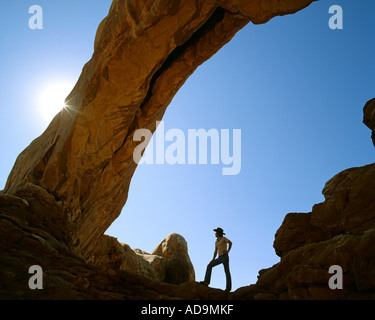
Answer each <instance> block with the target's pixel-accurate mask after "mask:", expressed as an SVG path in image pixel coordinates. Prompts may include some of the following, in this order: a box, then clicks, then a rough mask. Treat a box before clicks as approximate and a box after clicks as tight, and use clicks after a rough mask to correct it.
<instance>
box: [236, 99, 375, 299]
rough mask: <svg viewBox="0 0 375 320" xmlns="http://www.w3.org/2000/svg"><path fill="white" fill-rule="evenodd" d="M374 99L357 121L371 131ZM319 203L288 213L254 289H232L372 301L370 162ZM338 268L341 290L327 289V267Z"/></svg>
mask: <svg viewBox="0 0 375 320" xmlns="http://www.w3.org/2000/svg"><path fill="white" fill-rule="evenodd" d="M374 110H375V99H372V100H370V101H368V102H367V103H366V105H365V107H364V118H363V122H364V124H366V125H367V126H368V127H369V128H370V129H371V130H372V139H373V138H374V128H375V112H374ZM322 192H323V195H324V197H325V201H324V202H322V203H319V204H316V205H315V206H314V207H313V209H312V212H311V213H289V214H288V215H286V217H285V219H284V221H283V224H282V225H281V227H280V228H279V230H277V232H276V235H275V241H274V248H275V251H276V253H277V254H278V255H279V256H280V257H281V261H280V262H279V263H278V264H276V265H275V266H273V267H272V268H269V269H266V270H261V271H260V272H259V277H258V282H257V283H256V285H255V286H250V287H244V288H241V289H238V290H237V292H236V296H237V297H242V298H244V297H247V298H251V299H375V250H374V247H375V163H374V164H370V165H366V166H363V167H359V168H350V169H347V170H344V171H342V172H340V173H339V174H337V175H336V176H334V177H333V178H332V179H330V180H329V181H328V182H327V183H326V185H325V187H324V189H323V191H322ZM333 265H338V266H340V267H341V268H342V270H343V290H339V289H336V290H331V289H330V288H329V286H328V281H329V278H330V277H331V276H332V274H329V273H328V271H329V268H330V267H331V266H333Z"/></svg>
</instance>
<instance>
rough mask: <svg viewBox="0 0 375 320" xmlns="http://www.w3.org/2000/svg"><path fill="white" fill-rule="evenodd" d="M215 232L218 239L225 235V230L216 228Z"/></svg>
mask: <svg viewBox="0 0 375 320" xmlns="http://www.w3.org/2000/svg"><path fill="white" fill-rule="evenodd" d="M214 231H215V235H216V237H217V238H221V237H222V236H223V235H224V234H225V233H224V230H223V229H221V228H216V229H214Z"/></svg>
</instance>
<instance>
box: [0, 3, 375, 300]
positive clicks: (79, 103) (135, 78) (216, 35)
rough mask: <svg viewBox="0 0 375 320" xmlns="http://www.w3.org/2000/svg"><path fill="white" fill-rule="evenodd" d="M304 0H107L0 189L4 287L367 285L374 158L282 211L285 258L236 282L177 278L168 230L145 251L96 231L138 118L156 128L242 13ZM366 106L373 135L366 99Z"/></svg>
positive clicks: (282, 294)
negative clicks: (303, 204)
mask: <svg viewBox="0 0 375 320" xmlns="http://www.w3.org/2000/svg"><path fill="white" fill-rule="evenodd" d="M311 2H313V0H299V1H295V0H270V1H261V0H221V1H219V0H205V1H190V0H186V1H177V0H176V1H169V0H168V1H164V0H158V1H148V0H137V1H135V0H134V1H133V0H122V1H120V0H114V1H113V4H112V6H111V8H110V11H109V13H108V16H107V17H106V18H105V19H104V20H103V22H102V23H101V24H100V26H99V28H98V32H97V35H96V39H95V45H94V53H93V56H92V59H91V60H90V61H89V62H88V63H87V64H86V65H85V66H84V68H83V71H82V74H81V76H80V78H79V80H78V82H77V84H76V86H75V87H74V89H73V91H72V92H71V93H70V95H69V96H68V97H67V100H66V102H67V105H68V107H67V108H65V109H64V110H63V111H62V112H61V113H60V114H58V115H57V116H56V117H55V118H54V119H53V121H52V122H51V124H50V126H49V127H48V128H47V130H46V131H45V132H44V133H43V134H42V135H41V136H40V137H39V138H37V139H36V140H34V141H33V142H32V143H31V144H30V146H29V147H28V148H26V149H25V150H24V151H23V152H22V153H21V154H20V155H19V157H18V158H17V161H16V163H15V165H14V167H13V169H12V171H11V173H10V175H9V178H8V181H7V184H6V186H5V189H4V190H3V191H2V192H1V193H0V234H1V239H0V271H1V273H0V283H1V286H0V298H5V299H9V298H16V299H38V298H40V299H57V298H61V299H175V298H183V299H192V298H195V299H227V298H232V299H233V298H235V299H279V298H281V299H319V298H328V299H335V298H375V296H374V290H375V274H374V270H375V268H374V267H375V265H374V264H375V260H374V259H375V254H374V250H373V249H372V248H373V247H374V244H375V243H374V242H375V229H374V228H375V226H374V223H375V220H374V219H375V218H374V217H375V214H374V212H375V210H374V209H375V204H374V196H373V195H374V190H375V188H374V181H375V180H374V174H375V167H374V165H368V166H364V167H361V168H351V169H348V170H345V171H343V172H341V173H339V174H338V175H336V176H335V177H334V178H332V179H331V180H330V181H328V182H327V184H326V186H325V188H324V190H323V194H324V196H325V199H326V200H325V201H324V202H323V203H320V204H317V205H315V206H314V208H313V210H312V212H311V213H291V214H288V215H287V216H286V217H285V220H284V222H283V224H282V226H281V227H280V229H279V230H278V231H277V233H276V237H275V243H274V247H275V250H276V252H277V254H278V255H280V257H281V261H280V262H279V263H278V264H276V265H275V266H273V267H272V268H269V269H266V270H261V271H260V272H259V273H260V275H259V280H258V282H257V283H256V284H255V285H252V286H249V287H244V288H240V289H238V290H236V292H234V293H232V294H226V293H224V292H223V291H221V290H215V289H210V288H206V287H204V286H200V285H199V284H197V283H195V282H185V283H183V284H179V285H177V284H175V283H180V282H181V281H185V280H192V279H193V278H192V275H193V269H192V267H191V268H190V267H189V261H190V260H188V256H187V252H185V251H184V250H182V251H181V252H177V251H179V250H180V249H179V248H180V247H181V242H183V241H182V240H181V238H179V237H177V236H171V237H169V239H166V240H165V241H163V242H162V243H161V244H160V245H159V246H158V248H157V249H156V250H155V251H154V252H153V254H152V255H148V254H145V253H143V252H141V251H133V250H131V249H130V248H129V247H128V246H126V245H121V244H119V243H118V241H117V240H116V239H114V238H112V237H108V236H105V235H104V232H105V230H106V229H107V228H108V227H109V226H110V224H111V223H112V222H113V221H114V220H115V219H116V218H117V216H118V215H119V214H120V211H121V210H122V208H123V206H124V204H125V202H126V199H127V193H128V189H129V184H130V180H131V178H132V175H133V173H134V170H135V169H136V163H135V162H134V160H133V150H134V148H135V147H136V142H134V141H133V139H132V136H133V133H134V131H135V130H137V129H138V128H146V129H149V130H151V131H152V132H154V131H155V129H156V128H155V124H156V121H157V120H161V119H162V116H163V114H164V112H165V110H166V108H167V106H168V104H169V103H170V101H171V100H172V98H173V96H174V95H175V94H176V92H177V91H178V89H179V88H180V87H181V86H182V85H183V83H184V82H185V80H186V79H187V78H188V77H189V76H190V75H191V74H192V73H193V72H194V70H195V69H196V68H197V67H198V66H199V65H200V64H202V63H203V62H204V61H206V60H207V59H209V58H210V57H211V56H212V55H213V54H215V53H216V52H217V51H218V50H219V49H220V48H221V47H222V46H223V45H225V44H226V43H227V42H228V41H230V39H231V38H232V37H233V36H234V35H235V33H236V32H237V31H238V30H240V29H241V28H242V27H243V26H245V25H246V24H247V23H248V22H250V21H251V22H253V23H256V24H257V23H265V22H267V21H268V20H270V19H271V18H272V17H274V16H277V15H285V14H291V13H294V12H296V11H298V10H301V9H303V8H304V7H306V6H308V5H309V4H310V3H311ZM364 113H365V116H364V123H365V124H366V125H367V126H369V128H370V129H371V130H372V132H373V137H374V130H375V128H374V123H375V118H374V100H371V101H369V102H368V103H367V104H366V106H365V108H364ZM373 139H374V138H373ZM173 238H174V240H175V241H172V240H173ZM184 245H185V244H183V245H182V247H184ZM171 248H177V251H176V249H175V250H174V251H173V250H172V252H171V251H170V249H171ZM176 253H178V254H176ZM124 257H125V258H124ZM157 257H160V258H157ZM142 261H143V262H142ZM145 261H146V263H145ZM190 263H191V262H190ZM31 265H40V266H42V267H43V270H44V278H43V281H44V284H43V285H44V289H43V290H35V291H34V290H30V289H29V286H28V280H29V278H30V274H29V273H28V270H29V267H30V266H31ZM181 265H183V266H184V268H183V273H182V275H181V274H177V273H175V272H174V271H175V269H176V266H181ZM331 265H340V266H341V267H342V269H343V272H344V288H345V290H335V291H333V290H331V289H329V288H328V286H327V282H328V279H329V277H330V274H328V268H329V267H330V266H331ZM129 270H132V272H130V271H129ZM160 270H164V271H160ZM134 271H135V272H137V273H138V274H137V273H134ZM139 273H140V274H139ZM141 274H143V275H141ZM144 275H146V276H147V277H145V276H144ZM163 277H164V279H163V281H169V282H172V283H170V284H168V283H165V282H160V281H157V280H160V279H162V278H163ZM152 279H154V280H152Z"/></svg>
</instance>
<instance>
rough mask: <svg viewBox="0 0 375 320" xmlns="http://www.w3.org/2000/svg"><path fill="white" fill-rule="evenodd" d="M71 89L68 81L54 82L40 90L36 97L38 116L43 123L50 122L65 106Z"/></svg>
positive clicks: (71, 85)
mask: <svg viewBox="0 0 375 320" xmlns="http://www.w3.org/2000/svg"><path fill="white" fill-rule="evenodd" d="M72 89H73V84H72V83H71V82H68V81H56V82H53V83H51V84H48V85H46V86H45V87H43V88H42V89H41V90H40V93H39V97H38V109H39V110H38V111H39V115H40V116H41V117H42V119H43V120H44V121H51V120H52V119H53V118H54V116H55V115H56V114H57V113H59V112H60V111H61V110H62V109H63V108H64V107H65V106H66V105H65V98H66V97H67V96H68V94H69V93H70V91H71V90H72Z"/></svg>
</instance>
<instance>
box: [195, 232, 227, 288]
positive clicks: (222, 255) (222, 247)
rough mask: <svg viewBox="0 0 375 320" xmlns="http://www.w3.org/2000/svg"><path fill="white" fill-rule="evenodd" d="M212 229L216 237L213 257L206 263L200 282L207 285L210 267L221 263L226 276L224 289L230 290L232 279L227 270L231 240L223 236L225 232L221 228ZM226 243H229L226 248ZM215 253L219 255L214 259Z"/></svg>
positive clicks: (209, 277) (209, 280) (209, 278)
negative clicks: (203, 275)
mask: <svg viewBox="0 0 375 320" xmlns="http://www.w3.org/2000/svg"><path fill="white" fill-rule="evenodd" d="M214 231H215V236H216V238H217V239H216V242H215V253H214V257H213V259H212V260H211V262H210V263H209V264H208V265H207V269H206V275H205V277H204V281H201V282H200V283H202V284H204V285H206V286H208V285H209V284H210V282H211V272H212V268H213V267H215V266H217V265H219V264H221V263H222V264H223V265H224V271H225V276H226V278H227V285H226V289H225V291H226V292H230V291H231V289H232V279H231V276H230V271H229V256H228V253H229V251H230V249H231V248H232V242H231V241H230V240H229V239H228V238H226V237H224V234H225V233H224V230H223V229H221V228H217V229H214ZM227 244H228V245H229V247H228V248H227ZM217 253H219V257H218V258H217V259H215V258H216V254H217Z"/></svg>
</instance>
